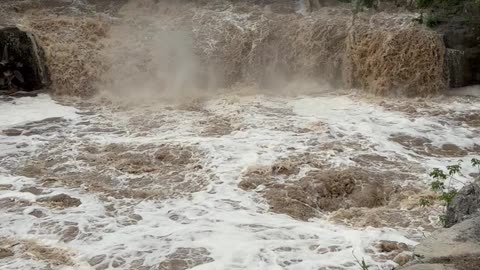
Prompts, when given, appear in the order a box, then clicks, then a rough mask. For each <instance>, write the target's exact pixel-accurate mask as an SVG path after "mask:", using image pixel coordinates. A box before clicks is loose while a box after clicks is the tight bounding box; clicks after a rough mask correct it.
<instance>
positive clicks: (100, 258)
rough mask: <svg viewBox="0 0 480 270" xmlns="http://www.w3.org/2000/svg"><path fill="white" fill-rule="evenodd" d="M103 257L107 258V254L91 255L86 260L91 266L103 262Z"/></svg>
mask: <svg viewBox="0 0 480 270" xmlns="http://www.w3.org/2000/svg"><path fill="white" fill-rule="evenodd" d="M105 258H107V255H105V254H102V255H97V256H93V257H92V258H90V260H88V264H90V265H91V266H95V265H97V264H100V263H101V262H103V261H104V260H105Z"/></svg>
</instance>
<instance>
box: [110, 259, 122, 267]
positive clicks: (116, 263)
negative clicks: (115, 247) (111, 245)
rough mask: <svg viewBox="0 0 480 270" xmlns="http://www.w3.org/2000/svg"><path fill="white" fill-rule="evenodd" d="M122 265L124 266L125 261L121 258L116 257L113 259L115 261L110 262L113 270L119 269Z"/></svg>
mask: <svg viewBox="0 0 480 270" xmlns="http://www.w3.org/2000/svg"><path fill="white" fill-rule="evenodd" d="M124 264H125V260H124V259H123V258H120V257H118V258H115V259H114V260H113V262H112V267H113V268H119V267H121V266H122V265H124Z"/></svg>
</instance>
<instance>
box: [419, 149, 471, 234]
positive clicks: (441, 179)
mask: <svg viewBox="0 0 480 270" xmlns="http://www.w3.org/2000/svg"><path fill="white" fill-rule="evenodd" d="M461 164H462V160H459V161H458V163H457V164H453V165H448V166H447V167H446V169H447V170H446V173H445V172H444V171H443V170H441V169H439V168H434V169H433V170H432V171H431V172H430V174H429V175H430V177H432V179H433V181H432V182H431V183H430V188H431V189H432V190H433V191H434V192H435V193H437V194H438V197H437V198H438V200H440V201H441V202H442V203H443V206H444V213H443V214H442V215H441V216H440V217H439V220H440V222H441V223H442V224H443V225H445V212H446V210H447V208H448V206H450V205H451V203H452V202H453V199H454V198H455V196H456V195H457V193H458V190H457V189H456V188H455V187H454V186H453V185H454V184H456V183H461V184H462V185H464V184H465V183H463V182H461V181H460V180H458V179H456V175H460V174H461V169H462V166H461ZM471 164H472V166H473V167H476V168H477V169H478V171H479V174H480V160H479V159H476V158H473V159H472V160H471ZM447 180H448V184H446V182H447ZM419 204H420V206H422V207H428V206H431V205H433V202H432V201H431V200H430V199H428V198H420V202H419Z"/></svg>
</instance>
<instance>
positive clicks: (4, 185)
mask: <svg viewBox="0 0 480 270" xmlns="http://www.w3.org/2000/svg"><path fill="white" fill-rule="evenodd" d="M11 188H13V186H12V185H10V184H2V185H0V190H9V189H11Z"/></svg>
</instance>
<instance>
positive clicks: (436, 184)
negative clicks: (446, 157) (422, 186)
mask: <svg viewBox="0 0 480 270" xmlns="http://www.w3.org/2000/svg"><path fill="white" fill-rule="evenodd" d="M430 186H431V187H432V190H433V191H435V192H440V191H443V190H444V189H445V184H444V183H443V182H441V181H439V180H436V181H433V182H432V183H431V184H430Z"/></svg>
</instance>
